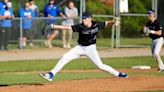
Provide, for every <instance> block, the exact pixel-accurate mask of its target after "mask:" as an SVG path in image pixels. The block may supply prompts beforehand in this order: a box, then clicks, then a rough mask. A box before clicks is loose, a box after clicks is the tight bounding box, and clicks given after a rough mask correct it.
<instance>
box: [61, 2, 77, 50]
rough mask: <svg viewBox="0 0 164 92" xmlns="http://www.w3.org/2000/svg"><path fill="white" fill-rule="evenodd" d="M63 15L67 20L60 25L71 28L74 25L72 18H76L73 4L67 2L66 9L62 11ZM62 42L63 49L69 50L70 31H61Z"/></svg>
mask: <svg viewBox="0 0 164 92" xmlns="http://www.w3.org/2000/svg"><path fill="white" fill-rule="evenodd" d="M64 13H65V15H66V17H68V19H66V20H64V21H63V22H62V25H66V26H71V25H74V19H73V17H77V16H78V9H77V8H76V7H75V5H74V2H71V1H70V2H69V3H68V5H67V7H65V9H64ZM62 32H63V35H62V40H63V48H71V39H72V30H69V31H67V30H63V31H62Z"/></svg>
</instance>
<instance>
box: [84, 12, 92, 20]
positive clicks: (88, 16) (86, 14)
mask: <svg viewBox="0 0 164 92" xmlns="http://www.w3.org/2000/svg"><path fill="white" fill-rule="evenodd" d="M82 18H83V19H84V18H92V14H91V13H90V12H89V11H86V12H83V15H82Z"/></svg>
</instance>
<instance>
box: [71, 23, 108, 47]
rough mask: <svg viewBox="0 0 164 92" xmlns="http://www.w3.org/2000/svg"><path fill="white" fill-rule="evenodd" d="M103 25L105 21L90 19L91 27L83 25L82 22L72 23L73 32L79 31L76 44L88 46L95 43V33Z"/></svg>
mask: <svg viewBox="0 0 164 92" xmlns="http://www.w3.org/2000/svg"><path fill="white" fill-rule="evenodd" d="M104 27H105V22H94V21H92V25H91V27H86V26H84V24H83V23H81V24H77V25H73V26H72V30H73V32H78V33H79V38H78V44H80V45H82V46H89V45H91V44H95V43H96V35H97V33H98V31H99V30H101V29H103V28H104Z"/></svg>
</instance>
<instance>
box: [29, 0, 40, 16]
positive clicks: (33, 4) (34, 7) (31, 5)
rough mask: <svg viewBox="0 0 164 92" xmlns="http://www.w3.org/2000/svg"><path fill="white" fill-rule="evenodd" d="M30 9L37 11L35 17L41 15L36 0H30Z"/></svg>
mask: <svg viewBox="0 0 164 92" xmlns="http://www.w3.org/2000/svg"><path fill="white" fill-rule="evenodd" d="M29 4H30V9H31V10H33V12H34V13H35V17H39V9H38V6H37V5H36V4H35V3H34V0H29Z"/></svg>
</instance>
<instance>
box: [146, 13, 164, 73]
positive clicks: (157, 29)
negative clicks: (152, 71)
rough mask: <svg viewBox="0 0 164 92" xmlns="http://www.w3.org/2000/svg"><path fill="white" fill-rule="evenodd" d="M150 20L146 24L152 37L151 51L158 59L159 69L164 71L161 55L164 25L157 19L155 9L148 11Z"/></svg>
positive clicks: (148, 33) (147, 32)
mask: <svg viewBox="0 0 164 92" xmlns="http://www.w3.org/2000/svg"><path fill="white" fill-rule="evenodd" d="M148 18H149V21H148V22H147V24H146V27H145V28H146V34H147V35H148V36H149V37H150V38H151V39H152V44H151V51H152V55H153V57H154V58H155V59H156V61H157V64H158V70H159V71H164V64H163V61H162V59H161V57H160V54H159V53H160V51H161V48H162V45H163V35H162V34H163V33H162V27H161V26H160V25H159V22H158V21H157V19H155V11H154V10H149V11H148Z"/></svg>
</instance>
